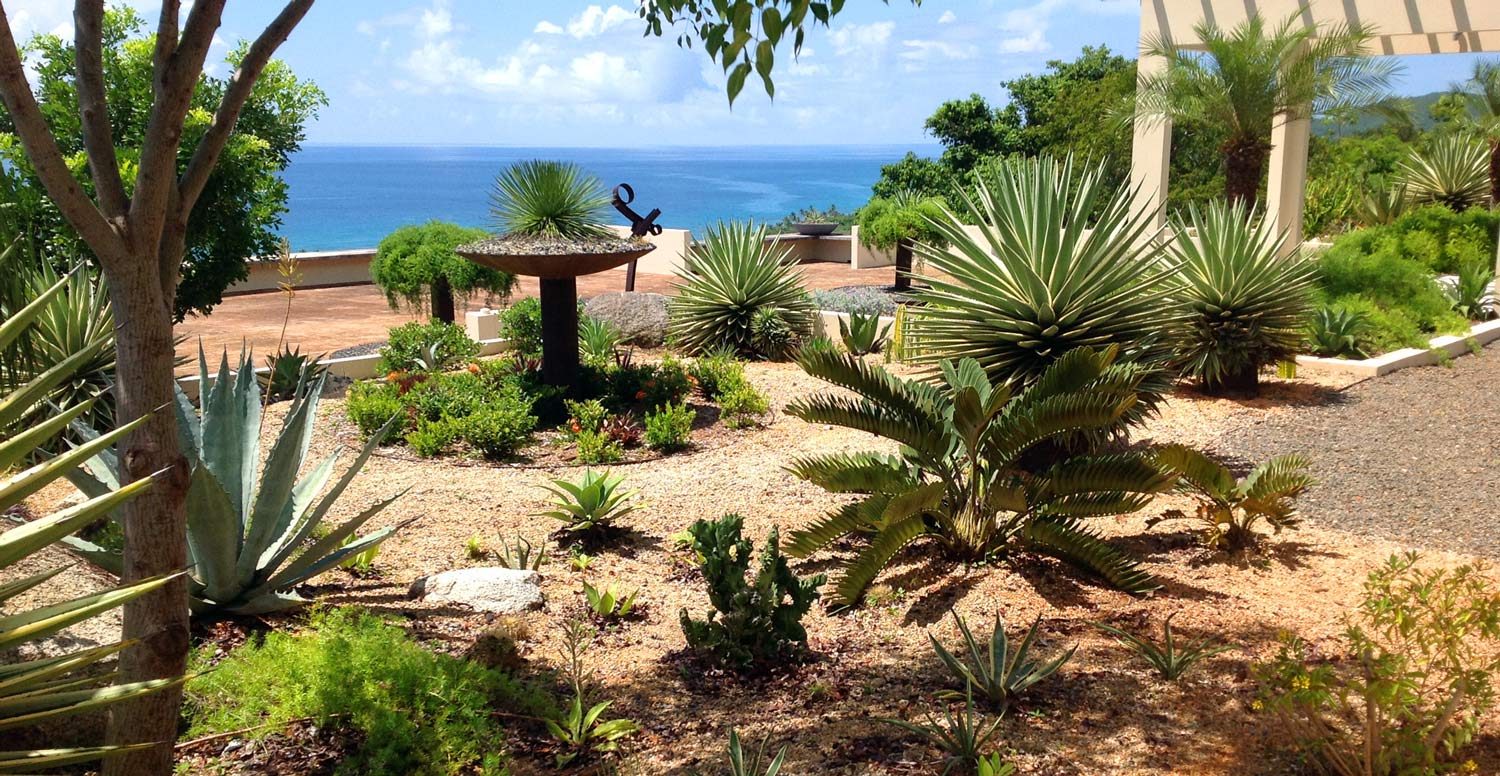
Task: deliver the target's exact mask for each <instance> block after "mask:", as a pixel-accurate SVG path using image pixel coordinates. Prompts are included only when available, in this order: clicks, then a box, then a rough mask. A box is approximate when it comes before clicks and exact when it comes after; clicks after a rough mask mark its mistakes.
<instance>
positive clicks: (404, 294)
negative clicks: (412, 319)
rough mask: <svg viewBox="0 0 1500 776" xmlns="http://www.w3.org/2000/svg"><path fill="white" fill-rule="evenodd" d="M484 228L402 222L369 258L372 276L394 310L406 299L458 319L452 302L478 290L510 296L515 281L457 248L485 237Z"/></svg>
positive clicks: (440, 315) (447, 319)
mask: <svg viewBox="0 0 1500 776" xmlns="http://www.w3.org/2000/svg"><path fill="white" fill-rule="evenodd" d="M485 236H487V233H486V232H485V231H484V230H483V229H469V228H465V227H462V226H459V225H458V224H450V223H445V222H443V221H428V222H427V223H425V224H422V225H420V226H417V225H413V226H403V227H401V228H400V229H397V230H396V231H394V232H391V233H390V234H388V235H386V237H385V239H383V240H381V241H380V247H379V248H377V249H376V251H375V260H374V261H372V262H370V278H371V279H372V280H374V281H375V285H377V286H379V287H380V290H381V291H383V292H385V299H386V301H387V302H390V305H391V308H392V309H395V308H397V307H398V306H399V305H400V303H402V302H405V303H406V304H407V305H409V306H411V307H413V308H420V307H423V306H426V305H429V303H430V307H431V312H432V317H434V318H437V319H438V320H441V321H443V322H444V323H453V319H454V314H453V301H454V296H455V295H457V296H459V297H461V298H463V299H465V300H467V299H468V298H469V297H470V296H472V295H473V294H475V293H480V292H483V293H486V294H495V295H498V296H501V297H504V296H509V295H510V292H511V291H513V290H515V287H516V279H515V278H514V277H512V276H511V275H509V274H507V273H505V272H501V271H499V270H496V269H490V268H489V267H484V266H481V265H479V264H476V263H474V262H472V261H469V260H468V259H465V258H463V257H462V256H459V255H458V254H456V253H454V252H453V249H454V248H457V247H458V246H460V245H462V244H464V243H466V242H473V241H475V240H480V239H483V238H484V237H485Z"/></svg>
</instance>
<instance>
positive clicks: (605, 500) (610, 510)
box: [537, 469, 639, 536]
mask: <svg viewBox="0 0 1500 776" xmlns="http://www.w3.org/2000/svg"><path fill="white" fill-rule="evenodd" d="M624 482H625V475H623V474H610V473H609V470H608V469H605V470H604V471H597V472H596V471H594V470H593V469H587V470H585V471H584V472H583V479H581V480H579V481H578V482H576V483H575V482H568V481H567V480H560V479H559V480H553V481H552V484H551V485H544V486H542V487H543V488H544V489H545V490H546V491H547V492H548V493H551V494H552V495H553V496H555V497H556V500H555V501H553V502H552V509H550V510H548V511H546V512H538V513H537V516H538V517H550V518H552V519H554V520H558V521H561V522H562V523H563V527H562V531H564V532H565V533H569V534H573V535H578V536H582V535H587V534H598V533H602V532H604V531H608V530H610V529H612V528H614V527H615V523H616V522H617V521H619V520H620V519H621V518H623V517H625V516H626V515H628V514H630V513H631V512H634V511H635V510H636V509H637V507H638V506H639V505H638V504H636V501H635V496H636V492H635V491H633V490H621V489H620V485H621V484H623V483H624Z"/></svg>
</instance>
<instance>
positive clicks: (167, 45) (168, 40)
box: [151, 0, 182, 90]
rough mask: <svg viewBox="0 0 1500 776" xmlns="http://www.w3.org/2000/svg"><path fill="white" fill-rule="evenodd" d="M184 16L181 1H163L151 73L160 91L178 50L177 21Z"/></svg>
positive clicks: (157, 25) (157, 24)
mask: <svg viewBox="0 0 1500 776" xmlns="http://www.w3.org/2000/svg"><path fill="white" fill-rule="evenodd" d="M181 15H182V3H181V2H180V0H162V4H161V16H160V17H159V18H158V19H157V22H156V50H155V54H154V56H153V57H152V68H151V72H152V75H153V76H154V79H153V80H154V83H155V85H156V87H157V89H158V90H160V89H161V88H162V86H163V83H162V81H161V79H163V78H165V77H166V74H167V71H168V69H169V68H168V66H169V65H170V64H171V62H172V53H173V52H175V51H176V50H177V20H178V18H179V17H180V16H181Z"/></svg>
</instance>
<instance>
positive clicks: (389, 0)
mask: <svg viewBox="0 0 1500 776" xmlns="http://www.w3.org/2000/svg"><path fill="white" fill-rule="evenodd" d="M132 4H133V5H136V6H137V7H139V8H141V9H142V10H144V11H147V12H148V13H149V12H152V11H154V8H152V2H151V0H132ZM71 6H72V2H71V0H21V1H20V2H16V1H14V0H13V1H12V2H9V3H7V4H6V7H7V9H8V11H9V13H10V15H11V21H12V25H13V27H15V28H16V29H17V33H18V34H21V35H24V34H26V33H28V32H33V31H38V30H41V31H56V32H62V33H64V34H71V29H70V28H69V23H70V20H71ZM279 7H280V3H276V2H271V0H254V2H251V1H249V0H236V1H235V2H231V3H229V6H228V9H229V10H228V11H227V12H226V18H225V24H224V27H223V28H222V30H221V33H220V34H221V41H220V43H219V45H218V47H217V48H218V50H223V49H224V48H226V47H227V46H228V44H229V43H230V42H232V41H234V40H235V39H237V38H242V37H253V36H254V34H255V33H256V32H258V31H259V29H260V27H261V26H263V25H264V23H265V21H266V20H267V19H269V18H270V17H271V15H272V14H274V12H275V10H276V9H277V8H279ZM634 9H635V5H634V3H633V2H632V1H631V0H624V2H619V3H616V4H609V3H588V2H563V1H561V0H557V1H552V0H549V1H548V2H521V1H520V0H320V2H318V3H317V4H315V5H314V6H313V10H312V11H311V13H310V14H309V15H308V18H307V19H306V20H305V21H304V22H303V23H302V25H301V26H300V27H298V29H297V30H296V31H295V32H294V33H293V34H292V37H291V40H290V41H288V42H287V44H286V45H285V46H283V47H282V49H281V52H280V56H281V57H282V58H283V59H285V60H287V61H288V62H289V63H291V65H292V67H293V69H294V70H295V71H296V72H297V73H298V74H299V75H301V76H303V77H307V78H311V79H312V80H314V81H316V82H317V83H318V85H319V86H321V87H322V88H323V89H324V90H325V91H327V93H328V96H329V99H330V105H329V107H328V108H327V109H326V110H324V112H323V114H322V116H321V118H320V119H319V120H318V122H317V123H316V124H315V125H314V126H312V127H311V128H310V130H309V133H308V134H309V139H310V140H311V141H313V142H320V143H372V144H394V143H402V144H465V145H468V144H473V145H530V146H629V145H742V144H842V143H893V144H910V143H922V142H925V141H927V139H926V138H924V137H923V134H922V121H923V119H925V118H926V117H927V116H928V115H929V114H930V113H931V112H932V110H933V108H935V107H936V106H937V105H938V104H939V103H941V102H942V101H943V100H947V99H952V98H958V97H964V96H966V95H968V94H970V93H971V92H979V93H980V94H983V95H985V96H986V97H988V98H990V99H991V100H993V101H995V102H997V103H1003V102H1004V100H1005V93H1004V89H1002V88H1001V87H1000V85H999V83H1000V82H1001V81H1003V80H1006V79H1009V78H1013V77H1015V76H1017V75H1020V74H1023V73H1026V72H1031V71H1036V70H1039V69H1041V68H1042V67H1043V66H1044V64H1045V62H1046V61H1047V60H1049V59H1069V58H1072V57H1073V56H1075V55H1077V53H1078V51H1079V50H1080V49H1081V48H1082V47H1083V46H1085V45H1097V44H1105V45H1108V46H1109V47H1110V48H1111V49H1113V50H1115V51H1117V52H1122V53H1126V54H1128V55H1133V54H1134V50H1135V45H1136V44H1135V41H1136V34H1137V27H1138V24H1139V13H1140V12H1139V0H994V1H993V2H983V1H982V0H976V1H974V2H960V1H959V0H926V2H924V3H923V4H922V5H921V7H912V6H911V5H910V4H908V3H906V2H903V1H902V0H891V4H890V5H889V6H887V5H884V4H881V3H878V2H874V0H857V1H856V2H850V3H849V4H848V6H847V7H846V9H845V11H844V13H843V14H841V15H840V16H839V17H838V19H837V20H836V21H835V23H834V25H833V27H832V28H831V29H828V30H822V29H819V30H816V31H813V32H811V33H810V35H809V37H808V39H807V43H806V45H805V47H804V49H803V53H802V57H801V58H800V59H799V60H798V61H796V62H793V61H791V60H790V59H789V58H783V59H782V60H781V61H779V62H778V66H777V73H776V81H777V93H776V99H775V100H774V101H772V100H769V99H767V98H766V97H765V95H764V94H763V93H761V92H760V91H759V88H758V85H757V84H755V83H754V79H752V82H751V83H750V84H747V86H746V89H745V95H744V96H743V97H741V98H740V99H739V100H738V101H737V102H736V103H735V105H734V107H733V109H732V110H731V108H730V107H729V106H728V104H727V103H726V101H725V98H724V91H723V74H722V73H721V72H720V71H719V69H718V67H717V66H714V65H712V64H711V63H710V62H709V61H708V58H707V57H706V56H705V55H704V54H703V53H702V52H701V51H700V50H698V49H696V48H695V49H694V50H692V51H687V50H683V49H679V48H678V47H677V45H676V43H675V41H674V38H675V36H668V37H666V38H660V39H659V38H643V37H642V35H641V32H642V30H643V26H642V23H641V21H640V19H639V18H638V17H637V16H636V13H635V10H634ZM1471 62H1472V59H1471V58H1469V57H1465V56H1446V57H1411V58H1407V59H1406V60H1405V61H1404V64H1405V66H1406V73H1405V75H1404V76H1403V78H1402V80H1401V82H1400V83H1399V85H1398V88H1397V91H1399V92H1402V93H1410V94H1419V93H1423V92H1428V91H1433V90H1435V89H1440V88H1444V87H1446V86H1447V85H1448V84H1449V83H1450V82H1451V81H1453V80H1456V79H1459V78H1461V77H1462V76H1463V75H1464V73H1466V72H1467V71H1468V69H1469V68H1470V66H1471Z"/></svg>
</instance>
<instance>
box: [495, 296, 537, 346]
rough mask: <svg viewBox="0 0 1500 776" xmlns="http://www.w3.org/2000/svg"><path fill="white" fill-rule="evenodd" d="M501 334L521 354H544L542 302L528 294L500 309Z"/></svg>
mask: <svg viewBox="0 0 1500 776" xmlns="http://www.w3.org/2000/svg"><path fill="white" fill-rule="evenodd" d="M500 336H501V337H504V338H505V339H508V340H510V347H511V350H512V351H514V352H515V353H516V354H517V355H520V356H530V357H535V356H540V355H541V354H542V303H541V301H540V300H538V299H537V298H536V297H532V296H528V297H526V298H525V299H520V300H517V301H516V303H515V304H513V305H511V306H510V307H507V308H505V309H504V310H502V311H500Z"/></svg>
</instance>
